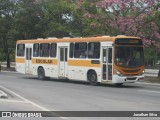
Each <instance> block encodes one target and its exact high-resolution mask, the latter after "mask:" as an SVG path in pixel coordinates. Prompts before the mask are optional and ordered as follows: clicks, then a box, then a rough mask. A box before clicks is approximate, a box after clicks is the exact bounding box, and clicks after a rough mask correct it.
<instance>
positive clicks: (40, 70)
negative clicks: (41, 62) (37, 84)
mask: <svg viewBox="0 0 160 120" xmlns="http://www.w3.org/2000/svg"><path fill="white" fill-rule="evenodd" d="M38 79H39V80H45V72H44V69H43V68H42V67H40V68H38Z"/></svg>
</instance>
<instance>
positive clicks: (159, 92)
mask: <svg viewBox="0 0 160 120" xmlns="http://www.w3.org/2000/svg"><path fill="white" fill-rule="evenodd" d="M138 91H143V92H152V93H158V94H160V91H151V90H138Z"/></svg>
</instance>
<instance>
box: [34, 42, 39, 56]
mask: <svg viewBox="0 0 160 120" xmlns="http://www.w3.org/2000/svg"><path fill="white" fill-rule="evenodd" d="M33 57H39V44H38V43H36V44H34V45H33Z"/></svg>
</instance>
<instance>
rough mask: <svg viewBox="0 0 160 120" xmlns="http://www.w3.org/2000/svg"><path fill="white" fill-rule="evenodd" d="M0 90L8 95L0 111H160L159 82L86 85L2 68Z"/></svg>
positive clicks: (3, 99)
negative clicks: (43, 79)
mask: <svg viewBox="0 0 160 120" xmlns="http://www.w3.org/2000/svg"><path fill="white" fill-rule="evenodd" d="M0 90H2V91H4V92H5V93H7V95H8V99H6V98H1V99H0V111H2V110H3V111H4V110H5V111H27V110H28V111H160V84H146V83H136V84H126V85H124V86H123V87H120V88H119V87H115V86H114V85H99V86H90V85H89V84H88V83H85V82H78V81H65V80H55V79H51V80H46V81H41V80H38V79H37V78H36V77H33V76H30V75H22V74H18V73H5V72H2V73H0ZM56 119H68V118H65V117H64V118H63V117H62V118H61V117H60V118H56ZM71 119H78V118H71ZM79 119H82V120H83V119H84V120H88V119H89V118H79ZM93 119H96V118H92V120H93ZM104 119H105V118H104ZM110 119H111V120H112V119H116V118H110ZM121 119H122V118H121ZM124 119H126V120H128V118H123V120H124ZM134 119H136V118H132V120H134ZM150 119H152V118H148V120H150ZM153 119H155V118H153Z"/></svg>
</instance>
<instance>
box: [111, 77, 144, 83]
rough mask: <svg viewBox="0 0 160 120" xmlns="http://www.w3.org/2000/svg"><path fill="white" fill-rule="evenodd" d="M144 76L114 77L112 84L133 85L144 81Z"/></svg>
mask: <svg viewBox="0 0 160 120" xmlns="http://www.w3.org/2000/svg"><path fill="white" fill-rule="evenodd" d="M143 80H144V75H141V76H118V75H113V79H112V82H113V83H133V82H137V81H143Z"/></svg>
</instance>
